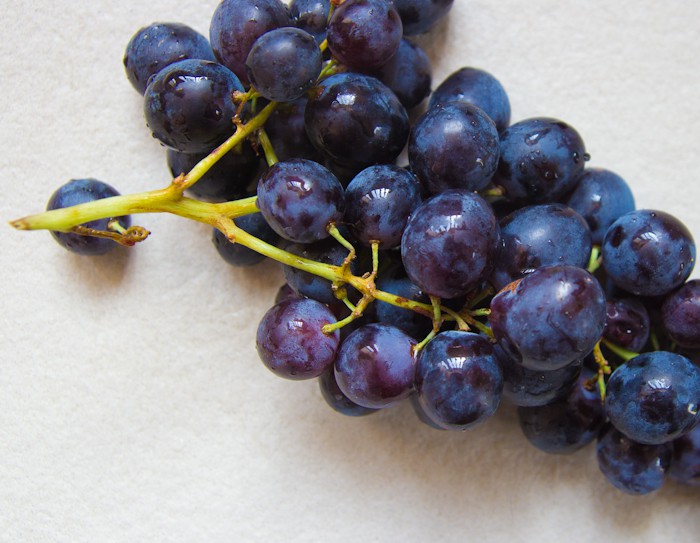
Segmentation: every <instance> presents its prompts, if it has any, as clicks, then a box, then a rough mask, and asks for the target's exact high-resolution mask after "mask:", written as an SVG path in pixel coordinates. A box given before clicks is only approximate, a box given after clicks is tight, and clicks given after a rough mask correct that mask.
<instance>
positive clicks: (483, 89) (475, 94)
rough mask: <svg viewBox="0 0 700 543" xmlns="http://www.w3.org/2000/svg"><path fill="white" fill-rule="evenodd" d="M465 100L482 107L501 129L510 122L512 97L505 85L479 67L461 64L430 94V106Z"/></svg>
mask: <svg viewBox="0 0 700 543" xmlns="http://www.w3.org/2000/svg"><path fill="white" fill-rule="evenodd" d="M455 101H456V102H465V103H467V104H471V105H473V106H476V107H478V108H479V109H482V110H483V111H484V113H486V115H488V116H489V117H490V118H491V120H493V122H494V123H495V124H496V128H497V129H498V131H499V132H502V131H503V130H505V129H506V128H507V127H508V124H509V123H510V100H509V99H508V95H507V94H506V91H505V89H504V88H503V85H501V83H500V82H499V81H498V79H496V78H495V77H494V76H492V75H491V74H490V73H488V72H485V71H484V70H480V69H478V68H460V69H459V70H457V71H456V72H454V73H452V74H451V75H450V76H448V77H447V79H445V80H444V81H443V82H442V83H440V85H439V86H438V88H437V89H435V90H434V91H433V94H432V96H431V97H430V103H429V105H428V107H430V108H433V107H435V106H439V105H445V104H447V103H448V102H455Z"/></svg>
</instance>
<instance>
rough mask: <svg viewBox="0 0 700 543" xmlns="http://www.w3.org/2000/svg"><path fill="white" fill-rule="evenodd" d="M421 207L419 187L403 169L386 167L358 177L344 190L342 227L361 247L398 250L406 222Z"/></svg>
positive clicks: (364, 171) (365, 170) (375, 168)
mask: <svg viewBox="0 0 700 543" xmlns="http://www.w3.org/2000/svg"><path fill="white" fill-rule="evenodd" d="M420 203H421V197H420V183H419V182H418V180H417V179H416V178H415V176H414V175H413V174H412V173H410V172H409V171H408V170H406V169H404V168H399V167H398V166H389V165H386V164H382V165H377V166H370V167H369V168H366V169H364V170H362V171H361V172H360V173H358V174H357V175H356V176H355V177H354V178H353V180H352V181H351V182H350V184H349V185H348V187H347V189H346V190H345V204H346V210H345V223H346V224H348V225H349V227H350V230H351V231H352V233H353V235H354V236H355V237H356V238H357V239H358V240H359V241H360V242H362V243H363V244H364V245H366V246H368V247H369V246H371V244H372V242H375V241H376V242H379V248H380V249H391V248H394V247H398V245H399V244H400V243H401V235H402V234H403V231H404V228H405V227H406V223H407V222H408V218H409V216H410V215H411V213H412V212H413V210H414V209H415V208H416V207H418V205H419V204H420Z"/></svg>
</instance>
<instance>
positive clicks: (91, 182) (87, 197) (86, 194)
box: [46, 179, 131, 256]
mask: <svg viewBox="0 0 700 543" xmlns="http://www.w3.org/2000/svg"><path fill="white" fill-rule="evenodd" d="M112 196H119V193H118V192H117V191H116V190H115V189H114V188H113V187H112V186H111V185H108V184H107V183H104V182H102V181H98V180H97V179H71V180H70V181H68V183H66V184H65V185H61V186H60V187H59V188H57V189H56V191H55V192H54V193H53V194H52V195H51V198H49V201H48V203H47V204H46V209H47V211H51V210H52V209H62V208H64V207H71V206H75V205H78V204H85V203H87V202H94V201H95V200H101V199H102V198H110V197H112ZM111 221H117V223H118V224H119V226H120V227H121V228H124V229H127V228H129V226H131V217H130V216H128V215H126V216H123V217H111V218H108V219H97V220H94V221H90V222H86V223H85V224H83V225H81V226H85V227H86V228H92V229H93V230H100V231H103V232H104V231H110V228H109V223H110V222H111ZM51 235H52V236H53V238H54V239H55V240H56V241H57V242H58V244H59V245H61V246H62V247H64V248H66V249H68V250H69V251H71V252H73V253H76V254H79V255H89V256H97V255H103V254H105V253H108V252H109V251H111V250H112V249H114V248H115V247H117V243H115V242H114V241H112V240H111V239H107V238H97V237H94V236H82V235H80V234H71V233H66V232H54V231H52V232H51Z"/></svg>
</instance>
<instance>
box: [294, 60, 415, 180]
mask: <svg viewBox="0 0 700 543" xmlns="http://www.w3.org/2000/svg"><path fill="white" fill-rule="evenodd" d="M305 122H306V132H307V134H308V135H309V139H310V140H311V143H313V144H314V146H315V147H316V148H317V149H319V150H320V151H321V152H322V153H324V155H326V156H327V157H329V158H331V159H333V160H334V161H335V162H337V163H339V164H342V165H345V166H350V167H356V168H364V167H367V166H371V165H372V164H382V163H384V164H386V163H390V162H393V161H394V159H396V157H397V156H398V155H399V153H400V152H401V150H402V149H403V147H404V145H405V143H406V140H407V139H408V133H409V124H408V114H407V113H406V110H405V109H404V107H403V106H402V105H401V102H399V100H398V98H396V95H395V94H394V93H393V92H391V90H390V89H389V88H388V87H387V86H386V85H384V84H383V83H382V82H381V81H379V80H378V79H375V78H374V77H370V76H366V75H362V74H356V73H340V74H336V75H332V76H331V77H329V78H327V79H325V80H324V81H322V82H320V83H319V84H318V85H316V86H315V87H312V88H311V90H310V91H309V101H308V103H307V105H306V112H305Z"/></svg>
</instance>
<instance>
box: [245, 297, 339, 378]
mask: <svg viewBox="0 0 700 543" xmlns="http://www.w3.org/2000/svg"><path fill="white" fill-rule="evenodd" d="M335 322H336V319H335V316H334V315H333V313H331V310H330V309H328V308H327V307H326V306H325V305H323V304H322V303H320V302H317V301H315V300H310V299H308V298H296V299H289V300H285V301H283V302H280V303H278V304H277V305H275V306H273V307H272V308H271V309H270V310H269V311H268V312H267V313H265V316H264V317H263V318H262V321H260V325H259V326H258V333H257V337H256V346H257V350H258V355H259V356H260V359H261V360H262V361H263V363H264V364H265V366H267V368H268V369H269V370H270V371H272V372H273V373H275V374H276V375H279V376H280V377H285V378H287V379H294V380H299V379H311V378H313V377H318V376H319V375H321V374H322V373H323V372H324V371H325V370H326V369H327V368H329V367H331V365H332V364H333V360H334V359H335V356H336V353H337V351H338V344H339V343H340V333H339V332H338V331H337V330H336V331H335V332H333V333H331V334H324V333H323V331H322V330H321V329H322V327H323V326H325V325H326V324H332V323H335Z"/></svg>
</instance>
